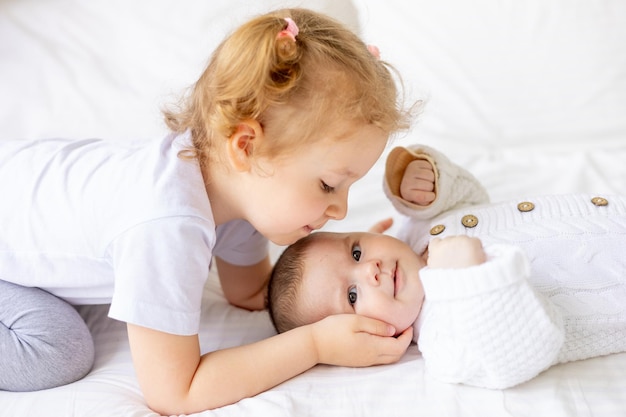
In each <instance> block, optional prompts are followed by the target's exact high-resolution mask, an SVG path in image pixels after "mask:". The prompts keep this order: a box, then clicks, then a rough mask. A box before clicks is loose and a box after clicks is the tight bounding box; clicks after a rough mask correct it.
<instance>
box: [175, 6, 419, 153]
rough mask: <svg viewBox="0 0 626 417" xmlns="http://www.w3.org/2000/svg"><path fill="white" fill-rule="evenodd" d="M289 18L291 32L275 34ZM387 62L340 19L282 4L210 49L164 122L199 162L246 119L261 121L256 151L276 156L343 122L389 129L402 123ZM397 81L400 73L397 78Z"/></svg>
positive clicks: (405, 114) (403, 117)
mask: <svg viewBox="0 0 626 417" xmlns="http://www.w3.org/2000/svg"><path fill="white" fill-rule="evenodd" d="M285 18H291V19H292V20H293V21H294V22H295V23H296V25H297V26H298V28H299V33H298V34H297V36H296V37H295V39H294V38H293V37H290V36H278V34H279V32H281V31H283V30H285V29H286V27H287V24H288V22H287V21H286V20H285ZM392 71H393V68H392V67H391V66H390V65H388V64H387V63H385V62H384V61H381V60H379V59H378V58H377V57H375V56H374V55H372V54H371V53H370V52H369V51H368V48H367V46H366V45H365V44H364V43H363V42H362V41H361V40H360V39H359V38H358V37H357V36H356V35H355V34H354V33H353V32H351V31H350V30H349V29H347V28H346V27H345V26H344V25H342V24H341V23H339V22H337V21H335V20H333V19H331V18H329V17H327V16H325V15H323V14H320V13H317V12H314V11H311V10H306V9H282V10H277V11H274V12H271V13H268V14H265V15H262V16H259V17H257V18H254V19H252V20H250V21H248V22H247V23H245V24H244V25H242V26H241V27H239V28H238V29H237V30H235V31H234V32H233V33H232V34H231V35H230V36H229V37H227V38H226V39H225V40H224V41H223V42H222V43H221V44H220V45H219V47H218V48H217V49H216V50H215V52H214V53H213V55H212V57H211V59H210V62H209V64H208V66H207V68H206V69H205V71H204V73H203V74H202V75H201V77H200V78H199V79H198V81H197V82H196V83H195V85H194V86H193V87H192V88H191V89H190V92H189V94H187V95H186V96H185V97H183V99H182V100H181V102H180V103H179V105H178V107H177V108H176V109H168V110H165V111H164V116H165V121H166V124H167V126H168V127H169V128H170V129H171V130H172V131H173V132H177V133H183V132H185V131H190V132H191V136H192V140H193V145H194V149H193V151H192V153H193V155H194V156H195V157H198V159H199V162H200V164H201V165H205V164H206V163H207V161H208V160H209V159H210V158H213V157H216V155H219V152H215V149H216V146H217V145H218V144H219V143H220V141H222V142H223V139H224V138H228V137H230V136H231V135H232V134H233V133H234V132H235V131H236V129H237V126H238V125H239V124H240V123H241V122H242V121H245V120H248V119H254V120H256V121H258V122H259V123H260V125H261V126H262V127H263V130H264V132H265V136H266V137H268V138H270V140H269V141H266V142H268V144H267V145H265V146H262V147H260V148H255V149H254V152H255V155H256V156H265V157H269V158H273V157H276V156H278V155H280V154H283V153H285V152H287V151H289V150H293V149H296V147H297V146H300V145H302V144H305V143H310V142H312V141H314V140H316V139H318V138H321V137H324V135H326V136H328V135H329V134H332V135H333V137H337V138H339V137H341V134H342V132H335V131H333V130H332V129H335V128H336V127H337V126H338V123H337V122H342V123H347V124H344V125H343V126H352V125H354V126H356V125H358V124H364V123H365V124H372V125H375V126H377V127H379V128H380V129H382V131H383V132H385V133H387V136H389V135H390V134H392V133H394V132H396V131H398V130H402V129H405V128H408V125H409V119H410V116H411V114H410V113H411V111H406V110H403V108H402V105H401V103H400V100H399V98H398V89H397V86H396V83H395V80H394V77H393V76H392ZM398 79H399V78H398Z"/></svg>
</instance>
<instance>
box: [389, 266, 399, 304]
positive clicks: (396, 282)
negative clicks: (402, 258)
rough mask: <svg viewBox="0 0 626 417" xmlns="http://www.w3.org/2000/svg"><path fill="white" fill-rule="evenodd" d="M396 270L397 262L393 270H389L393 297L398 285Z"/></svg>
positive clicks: (396, 292)
mask: <svg viewBox="0 0 626 417" xmlns="http://www.w3.org/2000/svg"><path fill="white" fill-rule="evenodd" d="M397 271H398V262H396V265H395V266H394V267H393V270H392V271H391V277H392V278H393V296H394V298H395V297H396V294H398V289H399V288H398V287H399V285H400V282H399V280H398V275H397Z"/></svg>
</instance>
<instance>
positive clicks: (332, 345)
mask: <svg viewBox="0 0 626 417" xmlns="http://www.w3.org/2000/svg"><path fill="white" fill-rule="evenodd" d="M310 328H311V336H312V338H313V344H314V346H315V349H316V352H317V362H318V363H324V364H328V365H340V366H353V367H361V366H371V365H380V364H388V363H393V362H397V361H398V360H399V359H400V358H401V357H402V355H404V353H405V352H406V350H407V348H408V347H409V344H410V343H411V338H412V337H413V328H412V327H409V328H408V329H407V330H405V331H404V332H403V333H402V334H400V335H399V336H398V337H393V335H394V334H395V333H396V330H395V329H394V328H393V326H391V325H389V324H387V323H384V322H382V321H379V320H375V319H371V318H369V317H364V316H359V315H357V314H338V315H332V316H328V317H326V318H324V319H323V320H320V321H318V322H316V323H313V324H311V325H310Z"/></svg>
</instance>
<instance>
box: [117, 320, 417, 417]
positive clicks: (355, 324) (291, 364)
mask: <svg viewBox="0 0 626 417" xmlns="http://www.w3.org/2000/svg"><path fill="white" fill-rule="evenodd" d="M394 332H395V329H393V328H391V327H390V326H389V325H387V324H385V323H383V322H380V321H377V320H373V319H369V318H366V317H361V316H358V315H356V314H346V315H337V316H330V317H327V318H326V319H324V320H321V321H319V322H317V323H314V324H311V325H308V326H303V327H299V328H296V329H293V330H291V331H289V332H285V333H282V334H280V335H277V336H273V337H270V338H268V339H265V340H261V341H259V342H256V343H252V344H249V345H244V346H238V347H234V348H229V349H223V350H219V351H215V352H210V353H206V354H204V355H202V356H201V355H200V346H199V342H198V336H197V335H193V336H177V335H172V334H168V333H163V332H160V331H156V330H152V329H148V328H145V327H140V326H135V325H132V324H128V337H129V340H130V347H131V352H132V356H133V362H134V365H135V370H136V372H137V378H138V380H139V384H140V386H141V389H142V391H143V393H144V397H145V399H146V401H147V403H148V405H149V406H150V408H152V409H153V410H155V411H156V412H159V413H161V414H165V415H172V414H190V413H194V412H200V411H203V410H207V409H213V408H217V407H221V406H224V405H228V404H232V403H234V402H237V401H239V400H241V399H243V398H247V397H251V396H253V395H256V394H259V393H261V392H263V391H266V390H268V389H270V388H272V387H274V386H276V385H278V384H280V383H282V382H284V381H286V380H288V379H290V378H292V377H294V376H296V375H298V374H300V373H302V372H304V371H306V370H307V369H309V368H311V367H313V366H315V365H316V364H318V363H325V364H331V365H344V366H370V365H375V364H384V363H392V362H395V361H397V360H398V359H400V357H401V356H402V355H403V354H404V352H405V351H406V349H407V347H408V345H409V343H410V342H411V337H412V329H409V331H406V332H405V333H404V334H402V335H400V336H399V337H398V338H393V337H389V336H391V335H393V334H394Z"/></svg>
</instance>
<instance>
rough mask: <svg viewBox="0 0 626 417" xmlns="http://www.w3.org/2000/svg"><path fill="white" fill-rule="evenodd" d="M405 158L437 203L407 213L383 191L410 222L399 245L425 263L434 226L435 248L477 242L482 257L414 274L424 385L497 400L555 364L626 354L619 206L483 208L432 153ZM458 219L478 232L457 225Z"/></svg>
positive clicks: (556, 202)
mask: <svg viewBox="0 0 626 417" xmlns="http://www.w3.org/2000/svg"><path fill="white" fill-rule="evenodd" d="M412 152H413V153H416V152H417V153H420V152H427V153H428V155H429V156H430V157H431V158H432V160H433V161H434V163H435V164H436V174H437V176H438V177H439V190H438V191H439V192H438V195H437V200H436V202H435V203H434V204H432V205H431V206H429V207H428V208H426V209H415V208H413V207H411V206H410V205H407V204H403V203H402V202H401V201H399V200H400V199H399V198H398V196H394V195H393V192H392V190H391V189H390V187H389V186H388V184H389V181H388V179H387V180H386V181H385V191H386V192H387V195H388V196H390V198H391V199H392V201H394V198H396V200H398V201H395V202H394V205H395V206H396V207H397V208H398V210H400V211H401V212H402V213H404V214H406V215H408V216H409V218H408V220H407V221H408V223H407V225H406V227H404V228H403V229H402V237H403V239H404V240H406V241H407V242H408V243H409V244H411V246H412V247H413V248H414V250H416V252H419V253H421V252H422V251H423V250H424V249H425V247H426V246H427V244H428V241H429V240H430V239H431V238H432V236H431V235H430V234H429V230H430V229H431V228H432V227H433V226H440V228H441V226H442V227H443V232H441V233H440V234H438V235H437V237H445V236H452V235H458V234H464V235H468V236H474V237H478V238H480V239H481V240H482V242H483V246H484V247H485V250H486V252H487V254H488V261H487V262H486V263H484V264H482V265H478V266H475V267H471V268H465V269H430V268H425V269H423V270H422V271H421V272H420V276H421V278H422V282H423V284H424V289H425V294H426V301H425V303H424V306H423V308H422V312H421V313H420V317H419V319H418V321H417V322H416V324H415V335H416V336H415V339H416V341H417V343H418V345H419V348H420V351H421V352H422V355H423V357H424V361H425V364H426V369H427V370H428V372H429V373H430V374H431V375H433V376H434V377H436V378H437V379H440V380H442V381H445V382H454V383H465V384H469V385H475V386H480V387H486V388H495V389H502V388H507V387H511V386H514V385H517V384H519V383H522V382H525V381H527V380H529V379H531V378H533V377H534V376H536V375H537V374H539V373H540V372H542V371H543V370H545V369H547V368H548V367H550V366H552V365H555V364H557V363H561V362H568V361H573V360H581V359H586V358H590V357H594V356H600V355H606V354H611V353H617V352H623V351H626V259H625V257H624V253H625V250H626V197H621V196H602V197H603V198H605V199H606V202H607V203H608V204H606V205H602V204H600V205H597V203H596V204H594V203H593V202H592V199H593V198H594V197H596V196H592V195H554V196H536V197H522V198H520V199H519V200H518V201H511V202H503V203H497V204H486V202H487V197H486V193H485V192H484V189H483V188H482V187H481V186H480V185H479V184H478V182H477V181H476V180H475V178H474V177H473V176H472V175H471V174H469V173H468V172H466V171H465V170H463V169H462V168H460V167H458V166H454V165H453V164H452V163H451V162H450V161H449V160H447V158H445V157H444V156H443V155H441V154H439V153H438V152H436V151H434V150H431V149H428V148H425V147H421V148H414V149H413V150H412ZM405 167H406V165H405ZM388 175H389V171H388ZM395 175H397V173H396V174H395ZM521 202H530V203H532V207H533V208H532V209H531V210H529V211H525V210H522V209H520V208H518V204H519V203H521ZM477 203H478V204H477ZM480 203H482V204H480ZM526 207H528V205H526ZM436 208H438V209H439V210H441V211H439V212H436ZM466 215H473V216H475V218H476V219H477V220H478V223H477V224H476V225H475V226H474V227H467V226H464V225H463V223H462V219H463V217H464V216H466Z"/></svg>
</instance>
